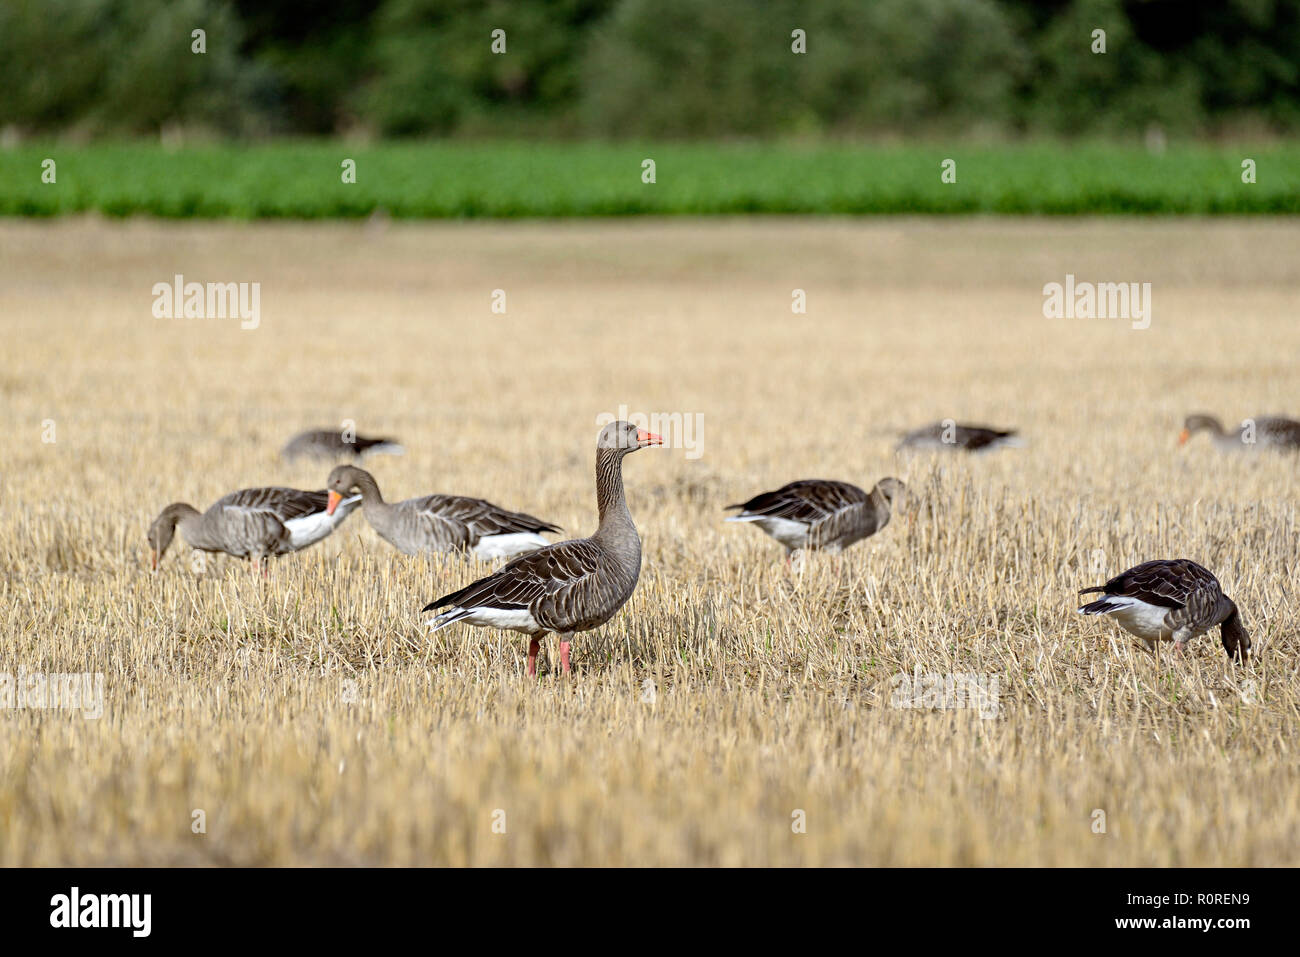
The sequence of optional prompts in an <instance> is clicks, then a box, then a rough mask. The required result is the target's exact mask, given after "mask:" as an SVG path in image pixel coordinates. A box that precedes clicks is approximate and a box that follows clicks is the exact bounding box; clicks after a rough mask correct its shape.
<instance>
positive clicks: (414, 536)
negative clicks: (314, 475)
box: [325, 465, 560, 560]
mask: <svg viewBox="0 0 1300 957" xmlns="http://www.w3.org/2000/svg"><path fill="white" fill-rule="evenodd" d="M325 487H326V490H327V491H328V492H329V505H328V507H327V508H326V513H327V514H332V513H333V511H334V509H335V508H336V507H338V505H339V504H340V503H341V502H344V501H346V498H345V496H347V495H349V494H351V493H352V492H353V491H354V490H357V491H360V493H361V511H362V514H364V515H365V516H366V521H368V522H369V523H370V527H371V528H373V529H374V530H375V531H376V532H378V533H379V537H380V538H382V539H383V540H384V541H386V542H388V544H390V545H392V546H393V547H394V548H396V549H397V550H398V551H399V552H402V553H404V554H406V555H416V554H418V553H420V552H452V551H462V550H467V551H471V552H473V553H474V554H475V555H477V556H478V557H479V558H482V559H485V560H490V559H493V558H512V557H513V556H515V555H518V554H521V553H523V552H531V551H533V550H534V549H538V548H545V547H546V546H547V545H549V544H550V542H548V541H547V540H546V539H544V538H542V536H541V533H542V532H558V531H560V528H559V526H558V525H552V524H551V523H550V522H543V521H542V520H541V519H540V518H533V516H531V515H525V514H524V513H523V512H508V511H506V510H505V509H504V508H499V507H498V506H496V505H493V504H492V503H491V502H485V501H483V499H481V498H466V497H464V496H462V495H426V496H424V497H423V498H408V499H407V500H406V501H404V502H395V503H393V504H391V505H390V504H389V503H388V502H385V501H384V497H383V495H381V494H380V492H379V484H378V483H377V482H376V481H375V477H374V476H373V475H371V474H370V473H369V472H367V471H365V470H364V469H359V468H357V467H356V466H355V465H340V466H338V467H336V468H335V469H334V471H332V472H330V475H329V478H328V479H327V480H326V481H325Z"/></svg>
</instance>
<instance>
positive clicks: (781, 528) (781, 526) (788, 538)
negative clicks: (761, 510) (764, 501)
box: [727, 515, 808, 549]
mask: <svg viewBox="0 0 1300 957" xmlns="http://www.w3.org/2000/svg"><path fill="white" fill-rule="evenodd" d="M727 521H729V522H753V523H754V524H755V525H757V526H758V527H759V528H761V529H762V530H763V531H765V532H767V534H769V535H771V536H772V537H773V538H775V539H776V540H777V541H778V542H780V543H781V544H782V545H784V546H785V547H786V548H791V549H797V548H803V547H804V546H805V545H807V544H808V526H807V525H805V524H804V523H803V522H796V521H794V520H793V519H789V518H774V517H773V516H771V515H733V516H731V518H728V519H727Z"/></svg>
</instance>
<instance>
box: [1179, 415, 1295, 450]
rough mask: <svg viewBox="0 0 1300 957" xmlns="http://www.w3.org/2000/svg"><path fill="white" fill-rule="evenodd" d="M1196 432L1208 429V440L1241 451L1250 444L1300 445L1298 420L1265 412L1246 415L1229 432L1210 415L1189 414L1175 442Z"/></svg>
mask: <svg viewBox="0 0 1300 957" xmlns="http://www.w3.org/2000/svg"><path fill="white" fill-rule="evenodd" d="M1197 432H1209V433H1210V440H1211V441H1212V442H1213V443H1214V445H1215V447H1216V448H1218V449H1219V451H1221V452H1241V451H1244V450H1248V449H1250V448H1251V446H1252V445H1254V446H1262V447H1264V448H1272V449H1300V422H1296V421H1295V420H1294V419H1284V418H1282V417H1281V416H1275V415H1266V416H1260V417H1259V418H1257V419H1247V420H1246V421H1245V422H1242V423H1241V425H1240V426H1239V427H1238V428H1236V429H1234V430H1233V431H1231V432H1225V431H1224V429H1223V423H1221V422H1220V421H1219V420H1218V419H1216V418H1215V417H1214V416H1212V415H1189V416H1188V417H1187V418H1186V419H1185V420H1184V421H1183V431H1182V433H1181V434H1180V435H1179V436H1178V444H1179V445H1184V444H1186V442H1187V440H1188V439H1190V438H1191V437H1192V436H1193V435H1195V434H1196V433H1197Z"/></svg>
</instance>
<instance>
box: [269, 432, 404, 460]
mask: <svg viewBox="0 0 1300 957" xmlns="http://www.w3.org/2000/svg"><path fill="white" fill-rule="evenodd" d="M405 451H406V449H404V448H402V446H401V445H399V444H398V443H397V442H396V441H395V440H394V439H373V438H368V437H366V436H364V435H356V434H352V435H346V434H345V433H344V432H343V431H342V430H339V429H313V430H312V431H310V432H300V433H298V434H297V435H295V436H294V437H293V438H291V439H290V440H289V443H288V444H287V445H286V446H285V447H284V448H283V449H282V450H281V452H280V454H281V455H283V456H284V457H285V458H286V459H296V458H299V457H304V456H305V457H308V458H313V459H322V460H331V461H336V460H338V459H342V458H364V457H365V456H366V455H367V454H369V453H372V452H388V453H390V454H392V455H401V454H403V453H404V452H405Z"/></svg>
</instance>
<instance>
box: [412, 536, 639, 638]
mask: <svg viewBox="0 0 1300 957" xmlns="http://www.w3.org/2000/svg"><path fill="white" fill-rule="evenodd" d="M608 565H609V559H608V556H607V555H606V554H605V553H604V552H603V551H602V550H601V549H600V547H599V546H598V545H597V544H596V543H595V542H594V541H592V540H591V539H589V538H580V539H575V540H573V541H569V542H559V543H558V544H555V545H549V546H547V547H546V548H540V549H538V550H537V551H534V552H528V553H527V554H525V555H521V556H519V557H518V558H516V559H514V560H513V561H510V562H508V563H507V564H505V565H503V566H502V567H501V569H500V570H499V571H497V572H494V573H493V574H491V575H488V576H486V577H484V578H480V579H479V580H478V581H475V582H471V583H470V584H469V585H466V586H465V587H464V588H461V589H459V590H458V591H454V592H451V593H450V594H448V595H444V596H442V597H441V598H439V599H437V600H436V601H431V602H429V604H427V605H425V606H424V608H423V609H422V611H434V610H437V609H440V608H442V609H446V611H445V612H444V613H443V614H441V615H439V616H438V618H437V619H435V621H436V622H437V627H439V628H440V627H443V626H444V625H449V624H451V623H452V622H453V621H459V620H460V619H462V618H472V617H474V616H475V614H476V613H478V612H491V611H496V612H511V611H527V612H530V613H531V615H532V617H533V619H534V621H535V623H536V625H537V626H538V629H539V630H544V631H556V632H568V631H576V630H583V629H584V628H587V627H594V625H592V624H590V622H592V621H593V620H594V621H595V623H596V624H599V623H600V622H601V621H604V620H606V619H607V618H608V617H609V616H610V615H612V614H613V612H614V611H617V610H618V607H619V606H621V605H622V603H623V601H625V600H626V596H623V599H622V600H619V601H617V603H614V601H613V599H614V597H615V593H616V591H617V590H618V589H617V588H616V585H615V583H614V581H613V578H614V576H611V575H609V574H607V573H608V572H609V571H610V569H609V567H608ZM611 604H612V605H613V607H612V608H611V607H610V605H611ZM597 619H598V620H597Z"/></svg>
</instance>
